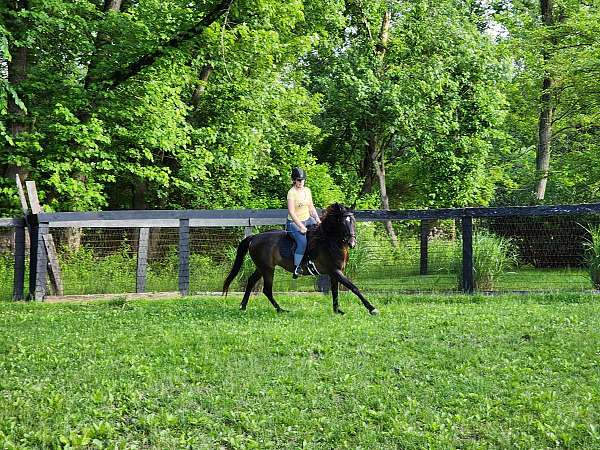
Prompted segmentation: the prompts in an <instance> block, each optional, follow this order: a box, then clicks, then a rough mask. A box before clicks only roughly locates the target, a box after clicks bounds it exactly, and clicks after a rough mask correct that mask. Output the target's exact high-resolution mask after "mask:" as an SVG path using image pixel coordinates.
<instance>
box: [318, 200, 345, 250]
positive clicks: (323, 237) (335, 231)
mask: <svg viewBox="0 0 600 450" xmlns="http://www.w3.org/2000/svg"><path fill="white" fill-rule="evenodd" d="M348 211H349V210H348V208H346V207H345V206H344V205H341V204H339V203H334V204H332V205H329V206H328V207H327V209H326V210H325V213H324V214H323V216H322V217H321V224H320V225H318V226H317V227H316V228H315V229H313V230H311V231H310V232H309V233H310V239H309V242H308V251H311V250H312V249H314V248H315V247H318V246H320V245H323V244H335V245H338V246H339V245H340V243H341V241H342V238H343V237H344V236H343V235H342V233H343V229H342V230H340V227H338V226H336V225H339V224H341V223H342V221H343V220H344V215H345V214H346V213H347V212H348ZM340 231H341V232H340Z"/></svg>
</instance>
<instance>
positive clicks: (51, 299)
mask: <svg viewBox="0 0 600 450" xmlns="http://www.w3.org/2000/svg"><path fill="white" fill-rule="evenodd" d="M180 296H181V294H180V293H179V292H143V293H135V294H134V293H127V294H86V295H47V296H46V298H45V299H44V303H64V302H89V301H94V300H97V301H102V300H104V301H106V300H114V299H124V300H135V299H144V300H146V299H148V300H158V299H170V298H177V297H180Z"/></svg>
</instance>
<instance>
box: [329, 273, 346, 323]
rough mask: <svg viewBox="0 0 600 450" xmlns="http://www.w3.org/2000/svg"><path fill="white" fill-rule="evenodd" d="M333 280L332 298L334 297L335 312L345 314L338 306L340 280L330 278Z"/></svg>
mask: <svg viewBox="0 0 600 450" xmlns="http://www.w3.org/2000/svg"><path fill="white" fill-rule="evenodd" d="M329 278H330V279H331V296H332V297H333V312H334V313H336V314H344V311H342V310H341V309H340V307H339V304H338V286H339V285H338V279H337V276H335V275H334V276H330V277H329Z"/></svg>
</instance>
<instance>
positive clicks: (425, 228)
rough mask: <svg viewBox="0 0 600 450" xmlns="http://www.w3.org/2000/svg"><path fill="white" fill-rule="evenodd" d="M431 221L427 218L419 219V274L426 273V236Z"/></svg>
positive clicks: (427, 235)
mask: <svg viewBox="0 0 600 450" xmlns="http://www.w3.org/2000/svg"><path fill="white" fill-rule="evenodd" d="M430 225H431V223H430V221H429V220H427V219H423V220H421V264H420V271H419V273H420V274H421V275H427V264H428V249H427V245H428V237H429V227H430Z"/></svg>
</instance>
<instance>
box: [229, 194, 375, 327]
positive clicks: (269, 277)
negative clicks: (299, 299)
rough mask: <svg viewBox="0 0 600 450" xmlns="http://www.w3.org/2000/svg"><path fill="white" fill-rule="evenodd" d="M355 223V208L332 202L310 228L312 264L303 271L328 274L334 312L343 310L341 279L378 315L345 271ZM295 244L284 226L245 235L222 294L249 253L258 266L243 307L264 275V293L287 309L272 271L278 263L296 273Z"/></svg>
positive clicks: (276, 307)
mask: <svg viewBox="0 0 600 450" xmlns="http://www.w3.org/2000/svg"><path fill="white" fill-rule="evenodd" d="M355 227H356V220H355V218H354V211H353V210H352V209H350V208H347V207H346V206H344V205H341V204H339V203H334V204H333V205H330V206H329V207H328V208H327V209H326V211H325V213H324V215H323V217H322V218H321V224H320V225H318V226H316V227H314V228H312V229H309V230H308V232H307V237H308V246H307V249H306V255H305V261H306V259H307V258H306V256H308V257H309V259H310V264H309V265H308V267H307V264H306V263H303V264H302V270H303V275H307V274H308V273H311V274H314V273H313V272H314V269H315V268H316V270H317V272H318V273H319V274H326V275H329V277H330V279H331V295H332V297H333V311H334V313H336V314H344V312H343V311H342V310H341V309H340V307H339V304H338V284H339V283H341V284H342V285H344V286H346V287H347V288H348V289H350V291H352V293H354V294H355V295H356V296H357V297H358V298H359V299H360V300H361V302H362V304H363V305H364V306H365V308H367V310H368V311H369V313H370V314H372V315H377V314H379V311H378V310H377V309H376V308H375V307H373V305H371V303H369V302H368V300H367V299H366V298H365V297H364V296H363V294H362V293H361V292H360V290H359V289H358V288H357V287H356V286H355V285H354V283H352V281H350V280H349V279H348V278H347V277H346V276H345V275H344V273H343V271H344V268H345V267H346V263H347V262H348V248H354V247H355V246H356V228H355ZM292 245H293V240H292V238H291V237H290V236H289V235H288V232H287V231H283V230H272V231H265V232H263V233H258V234H254V235H250V236H248V237H246V238H245V239H243V240H242V241H241V242H240V243H239V245H238V248H237V252H236V256H235V261H234V263H233V267H232V268H231V271H230V272H229V275H227V278H226V279H225V281H224V282H223V295H225V296H226V295H227V292H228V290H229V285H230V284H231V282H232V281H233V279H234V278H235V277H236V275H237V274H238V273H239V271H240V268H241V267H242V263H243V262H244V257H245V256H246V253H250V257H251V258H252V261H253V262H254V265H255V266H256V268H255V270H254V272H253V273H252V275H250V278H248V282H247V284H246V291H245V292H244V297H243V298H242V302H241V303H240V310H242V311H245V310H246V306H247V305H248V299H249V298H250V293H251V292H252V289H253V288H254V285H255V284H256V283H257V282H258V280H260V279H261V278H263V280H264V286H263V293H264V294H265V296H266V297H267V298H268V299H269V301H270V302H271V304H272V305H273V307H274V308H275V310H276V311H277V312H278V313H281V312H285V310H284V309H282V308H281V307H280V306H279V304H278V303H277V302H276V301H275V299H274V298H273V274H274V272H275V267H276V266H280V267H283V268H284V269H285V270H286V271H288V272H292V273H293V271H294V256H293V253H294V252H293V248H292ZM307 272H308V273H307Z"/></svg>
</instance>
